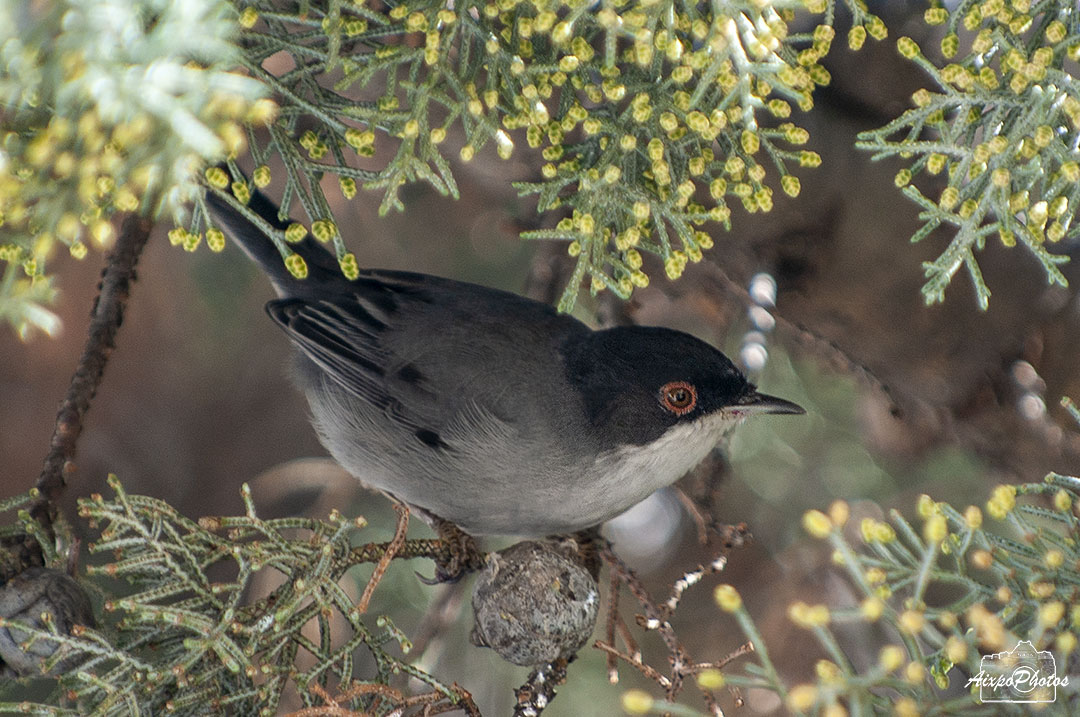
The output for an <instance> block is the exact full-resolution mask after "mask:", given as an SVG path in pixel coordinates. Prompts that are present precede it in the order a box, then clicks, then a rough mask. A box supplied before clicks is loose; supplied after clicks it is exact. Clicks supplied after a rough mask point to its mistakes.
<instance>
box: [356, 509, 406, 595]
mask: <svg viewBox="0 0 1080 717" xmlns="http://www.w3.org/2000/svg"><path fill="white" fill-rule="evenodd" d="M394 511H395V512H396V513H397V514H398V519H397V528H396V529H395V530H394V537H393V539H392V540H391V541H390V544H389V545H387V546H386V551H385V552H383V554H382V557H381V558H379V562H377V563H376V564H375V570H374V571H372V573H371V579H370V580H368V584H367V585H366V586H365V587H364V592H363V593H362V594H361V595H360V601H359V602H358V603H356V607H355V608H353V609H354V610H356V612H357V614H360V615H363V614H364V613H365V612H367V609H368V603H370V602H371V596H372V595H373V594H374V593H375V586H376V585H378V584H379V581H380V580H382V577H383V575H384V574H386V569H387V568H389V567H390V561H391V560H393V559H394V556H395V555H397V552H398V551H399V550H401V547H402V546H403V545H405V534H406V533H407V532H409V508H408V506H406V505H405V504H403V503H394Z"/></svg>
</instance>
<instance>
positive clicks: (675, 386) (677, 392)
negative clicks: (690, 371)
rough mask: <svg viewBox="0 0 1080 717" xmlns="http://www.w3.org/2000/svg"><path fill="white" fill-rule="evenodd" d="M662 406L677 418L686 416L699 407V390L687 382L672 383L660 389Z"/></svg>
mask: <svg viewBox="0 0 1080 717" xmlns="http://www.w3.org/2000/svg"><path fill="white" fill-rule="evenodd" d="M660 405H661V406H663V407H664V409H665V410H667V411H670V412H671V413H674V414H675V415H676V416H685V415H686V414H687V413H690V411H693V410H694V407H695V406H697V389H695V388H694V387H693V386H692V385H691V384H689V383H687V382H686V381H670V382H668V383H665V384H664V385H663V386H662V387H661V388H660Z"/></svg>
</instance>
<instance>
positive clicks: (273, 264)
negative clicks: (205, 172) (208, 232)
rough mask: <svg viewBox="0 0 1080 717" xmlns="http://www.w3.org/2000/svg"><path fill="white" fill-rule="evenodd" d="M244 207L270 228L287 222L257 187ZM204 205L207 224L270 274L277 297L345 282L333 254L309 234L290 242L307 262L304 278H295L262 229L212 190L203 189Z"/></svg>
mask: <svg viewBox="0 0 1080 717" xmlns="http://www.w3.org/2000/svg"><path fill="white" fill-rule="evenodd" d="M246 207H247V209H250V210H251V211H252V212H253V213H254V214H255V215H256V216H257V217H259V219H261V220H262V221H264V222H266V224H268V225H269V226H270V227H272V228H273V229H278V230H284V229H285V228H286V227H287V226H288V225H289V222H286V221H283V220H282V219H280V218H279V216H278V207H277V206H276V205H275V204H274V203H273V202H272V201H270V199H269V198H267V197H266V195H264V194H262V193H261V192H259V191H258V190H253V191H252V193H251V200H250V201H249V202H248V203H247V205H246ZM206 208H207V209H208V210H209V213H210V223H211V224H212V225H214V226H216V227H217V228H219V229H221V231H223V232H225V235H226V236H227V237H229V238H230V239H232V240H233V241H234V242H236V244H237V245H238V246H239V247H240V248H241V249H243V250H244V253H245V254H247V255H248V257H250V258H251V259H252V260H253V261H254V262H255V263H256V264H258V265H259V266H260V267H261V268H262V270H263V271H264V272H265V273H266V275H267V276H269V277H270V281H271V283H272V284H273V285H274V289H275V290H276V291H277V293H278V295H279V296H295V297H303V296H305V295H307V294H309V293H310V292H311V288H310V287H313V286H315V285H322V287H323V290H324V291H325V290H326V285H327V284H328V283H329V284H333V283H336V282H341V283H342V284H344V283H346V282H347V280H346V279H345V277H344V276H343V275H342V273H341V269H340V268H339V267H338V264H337V261H336V260H335V258H334V256H333V255H332V254H331V253H330V252H328V251H327V250H326V249H324V248H323V247H322V246H320V245H319V243H318V242H316V241H315V240H314V239H312V238H311V236H308V237H306V238H305V239H304V240H303V241H300V242H297V243H295V244H290V245H289V248H290V249H292V250H293V252H295V253H296V254H299V255H300V256H301V257H302V258H303V259H304V262H305V263H306V264H307V268H308V276H307V278H306V279H298V278H296V277H295V276H293V274H292V272H290V271H289V269H288V268H287V267H286V266H285V258H284V257H283V256H282V254H281V251H280V250H279V249H278V248H277V245H275V244H274V242H273V241H271V240H270V237H269V236H267V234H266V232H265V231H264V230H263V228H262V227H260V226H259V225H258V224H257V223H255V222H254V221H252V220H251V219H249V218H248V217H247V216H245V215H244V214H243V213H242V212H240V211H239V210H238V209H236V208H235V207H233V206H232V205H231V204H229V202H227V201H226V200H225V199H223V198H222V197H221V196H220V195H218V194H217V193H216V192H215V191H214V190H207V192H206Z"/></svg>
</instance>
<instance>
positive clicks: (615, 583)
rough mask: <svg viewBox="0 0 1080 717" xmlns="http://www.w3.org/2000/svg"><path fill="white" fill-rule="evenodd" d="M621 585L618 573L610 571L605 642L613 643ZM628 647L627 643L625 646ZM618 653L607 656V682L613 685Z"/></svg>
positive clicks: (616, 682)
mask: <svg viewBox="0 0 1080 717" xmlns="http://www.w3.org/2000/svg"><path fill="white" fill-rule="evenodd" d="M621 587H622V583H621V582H620V581H619V575H618V574H617V573H616V572H615V571H614V570H612V571H611V586H610V588H609V589H608V608H607V619H606V627H605V629H604V637H605V638H606V640H607V644H609V645H614V644H615V623H616V622H617V621H618V619H619V589H620V588H621ZM627 648H628V649H629V645H628V646H627ZM617 657H618V655H616V654H614V653H610V652H609V653H608V656H607V674H608V682H610V683H611V684H613V685H615V684H618V682H619V668H618V666H617V665H616V663H615V660H616V658H617Z"/></svg>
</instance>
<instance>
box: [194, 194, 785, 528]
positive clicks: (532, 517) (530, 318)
mask: <svg viewBox="0 0 1080 717" xmlns="http://www.w3.org/2000/svg"><path fill="white" fill-rule="evenodd" d="M206 205H207V207H208V209H209V213H210V220H211V222H212V223H213V224H214V225H215V226H217V227H218V228H220V229H221V230H222V231H224V232H225V233H226V234H227V235H228V236H229V237H231V238H232V239H233V240H234V241H235V242H236V243H237V244H239V245H240V246H241V247H242V248H243V249H244V251H245V252H246V253H247V254H248V255H249V256H250V257H251V258H252V259H253V260H254V261H256V262H257V263H258V264H259V265H260V266H261V267H262V270H263V271H264V272H266V274H268V275H269V278H270V280H271V282H272V283H273V285H274V288H275V289H276V291H277V294H278V296H279V297H280V298H278V299H276V300H274V301H271V302H269V303H268V304H267V305H266V310H267V312H268V313H269V314H270V317H271V318H272V319H273V320H274V321H275V322H276V323H277V324H278V325H279V326H280V327H281V328H282V329H283V330H284V331H285V333H286V334H287V335H288V337H289V338H290V339H291V340H292V342H293V344H294V345H295V347H296V348H297V349H298V351H297V361H296V372H295V373H296V380H297V382H298V384H299V385H300V387H301V388H302V389H303V391H304V392H305V393H306V394H307V399H308V401H309V403H310V405H311V412H312V420H313V423H314V426H315V428H316V430H317V431H318V434H319V437H320V439H321V440H322V443H323V445H325V446H326V448H327V450H328V451H329V452H330V454H331V455H332V456H333V457H334V459H335V460H337V462H338V463H340V464H341V465H342V466H343V467H344V468H345V469H346V470H347V471H348V472H349V473H351V474H352V475H354V476H355V477H356V478H358V479H359V480H360V481H361V482H362V483H364V484H366V485H367V486H369V487H372V488H376V489H378V490H381V491H383V492H385V493H387V494H389V495H390V496H392V497H393V498H395V499H397V500H398V501H401V502H403V503H405V504H407V505H409V506H410V507H411V508H412V509H414V510H419V512H420V513H421V514H422V515H424V516H425V517H426V518H428V519H429V520H434V521H440V520H441V521H448V522H450V523H452V524H454V525H456V526H458V527H459V528H460V529H461V530H463V531H465V532H466V533H468V534H470V535H476V536H479V535H505V536H528V537H539V536H548V535H556V534H559V535H561V534H567V533H573V532H577V531H581V530H585V529H589V528H593V527H595V526H598V525H600V524H602V523H604V522H605V521H607V520H609V519H611V518H614V517H615V516H617V515H619V514H620V513H622V512H623V511H625V510H627V509H628V508H630V507H631V506H633V505H635V504H636V503H638V502H639V501H641V500H643V499H645V498H646V497H647V496H649V495H650V494H651V493H653V492H654V491H656V490H657V489H659V488H663V487H665V486H668V485H670V484H672V483H674V482H675V481H676V480H678V479H679V478H680V477H682V476H683V475H684V474H685V473H687V472H688V471H689V470H690V469H692V468H693V467H694V466H695V465H697V463H699V462H700V461H701V460H702V459H703V458H704V457H705V456H706V454H708V453H709V451H710V450H711V449H712V448H713V447H714V446H715V445H716V444H717V442H718V441H719V440H720V439H721V438H722V437H723V436H724V435H725V434H726V433H727V432H728V431H729V430H730V429H731V428H733V427H734V426H735V425H736V424H737V423H739V422H740V421H741V420H742V419H743V418H745V417H746V416H748V415H750V414H754V413H788V414H796V413H804V411H803V409H802V408H800V407H799V406H797V405H796V404H794V403H792V402H790V401H786V400H784V399H781V398H776V397H774V396H768V395H766V394H763V393H759V392H758V391H757V389H756V388H755V387H754V385H753V384H752V383H750V382H749V381H748V380H747V379H746V377H745V376H744V375H743V374H742V373H741V372H740V371H739V369H737V368H736V367H735V365H734V364H733V363H732V362H731V361H730V360H728V358H727V357H726V356H724V354H722V353H721V352H719V351H717V350H716V349H715V348H713V347H712V346H710V345H709V344H707V343H705V342H704V341H701V340H699V339H696V338H694V337H693V336H690V335H689V334H685V333H682V332H680V331H673V330H671V329H665V328H655V327H644V326H619V327H615V328H609V329H604V330H593V329H591V328H589V327H588V326H586V325H585V324H584V323H582V322H580V321H578V320H577V319H575V318H573V317H571V316H567V315H565V314H560V313H558V312H557V311H555V309H553V308H552V307H550V306H548V305H546V304H543V303H541V302H538V301H533V300H531V299H527V298H524V297H521V296H517V295H516V294H512V293H508V292H505V291H498V290H496V289H490V288H487V287H484V286H479V285H476V284H469V283H465V282H462V281H454V280H452V279H444V278H441V277H437V276H430V275H427V274H417V273H410V272H403V271H384V270H379V269H365V270H361V271H360V274H359V276H358V278H356V279H353V280H351V281H350V280H349V279H347V278H346V277H345V276H344V275H343V274H342V272H341V269H340V268H339V266H338V264H337V261H336V259H335V257H334V256H333V255H332V254H331V253H330V252H328V251H327V250H325V249H324V248H323V247H322V246H320V245H319V244H318V243H316V242H315V241H314V240H313V239H312V238H310V237H308V238H307V239H305V240H304V241H302V242H300V243H298V244H294V245H291V248H292V249H293V250H294V251H296V252H297V253H298V254H300V255H301V256H302V257H303V259H304V260H305V261H306V262H307V265H308V270H309V274H308V276H307V277H306V278H305V279H303V280H301V279H297V278H295V277H294V276H293V275H292V274H291V273H289V271H288V270H287V269H286V267H285V265H284V263H283V260H282V256H281V253H280V252H279V250H278V249H277V248H276V247H275V246H274V244H273V243H272V242H271V241H270V239H269V238H268V237H267V235H266V234H265V233H264V232H263V231H262V229H260V228H259V226H258V225H257V224H256V223H254V222H252V221H250V220H249V219H248V218H247V217H246V216H245V215H244V214H243V213H241V212H240V211H238V210H236V209H235V208H234V207H232V206H231V205H230V204H229V203H228V202H227V201H226V200H225V199H224V198H223V197H222V196H221V195H219V194H217V193H215V192H214V191H213V190H211V191H208V192H207V195H206ZM247 208H248V209H250V210H252V211H253V212H254V213H255V214H256V215H258V216H259V217H260V218H261V219H262V220H263V221H265V222H266V223H268V224H269V225H271V226H273V227H275V228H284V227H285V226H286V224H285V223H284V222H282V221H281V219H279V216H278V208H277V207H276V206H274V205H273V203H272V202H270V200H268V199H267V198H266V197H265V196H263V195H262V194H260V193H257V192H256V193H254V194H253V196H252V198H251V200H250V202H249V203H248V205H247Z"/></svg>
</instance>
